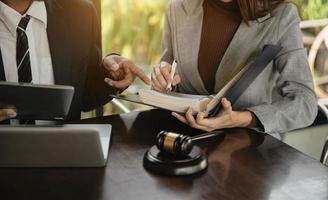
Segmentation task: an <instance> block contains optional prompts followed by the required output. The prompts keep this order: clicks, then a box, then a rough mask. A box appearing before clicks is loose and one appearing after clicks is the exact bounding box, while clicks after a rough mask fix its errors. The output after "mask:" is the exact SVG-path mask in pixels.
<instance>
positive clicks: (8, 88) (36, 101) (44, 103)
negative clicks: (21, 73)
mask: <svg viewBox="0 0 328 200" xmlns="http://www.w3.org/2000/svg"><path fill="white" fill-rule="evenodd" d="M0 94H1V95H0V108H2V109H3V108H14V109H16V110H17V118H18V119H22V120H64V119H65V118H66V117H67V115H68V112H69V109H70V106H71V102H72V99H73V95H74V87H72V86H62V85H38V84H29V83H11V82H1V81H0Z"/></svg>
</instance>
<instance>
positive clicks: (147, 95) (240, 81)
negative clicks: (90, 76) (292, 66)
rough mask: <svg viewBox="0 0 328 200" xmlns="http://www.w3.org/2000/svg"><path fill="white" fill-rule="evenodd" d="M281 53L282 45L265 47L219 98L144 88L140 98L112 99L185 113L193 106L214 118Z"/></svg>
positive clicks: (219, 94) (221, 91) (197, 110)
mask: <svg viewBox="0 0 328 200" xmlns="http://www.w3.org/2000/svg"><path fill="white" fill-rule="evenodd" d="M280 50H281V47H280V46H276V45H267V46H265V47H264V48H263V51H262V52H261V53H260V54H259V55H258V56H256V57H255V58H254V59H253V60H250V61H249V62H247V63H245V66H244V67H243V68H242V69H241V70H240V72H239V73H237V74H236V75H235V76H234V77H233V78H232V79H231V80H230V81H229V82H228V83H227V84H226V85H225V86H224V87H223V88H222V89H221V90H220V91H219V92H218V93H217V94H216V95H210V96H201V95H190V94H181V93H175V92H170V93H161V92H157V91H154V90H144V89H141V90H140V91H139V93H138V95H134V96H131V95H125V96H122V95H119V96H112V97H115V98H118V99H122V100H127V101H131V102H135V103H142V104H145V105H150V106H153V107H156V108H161V109H166V110H170V111H174V112H178V113H185V112H186V111H187V110H188V109H189V107H191V108H192V110H193V112H194V114H196V113H198V112H206V113H207V114H208V116H209V117H212V116H215V115H217V114H218V113H219V111H220V108H221V100H222V98H223V97H225V98H227V99H228V100H229V101H230V102H231V103H232V104H233V103H234V102H235V101H236V100H237V99H238V98H239V97H240V96H241V95H242V93H243V92H244V91H245V90H246V89H247V88H248V87H249V85H250V84H251V83H252V82H253V81H254V80H255V79H256V77H257V76H258V75H259V74H260V73H261V72H262V71H263V70H264V69H265V68H266V67H267V66H268V64H269V63H270V62H271V61H272V60H273V59H274V58H275V57H276V56H277V54H278V53H279V52H280Z"/></svg>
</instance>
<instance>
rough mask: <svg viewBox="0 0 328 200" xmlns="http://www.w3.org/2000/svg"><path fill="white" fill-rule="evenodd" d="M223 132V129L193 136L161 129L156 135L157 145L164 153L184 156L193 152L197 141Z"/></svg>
mask: <svg viewBox="0 0 328 200" xmlns="http://www.w3.org/2000/svg"><path fill="white" fill-rule="evenodd" d="M223 133H224V132H223V131H215V132H212V133H204V134H201V135H197V136H193V137H191V136H185V135H182V134H178V133H172V132H167V131H161V132H160V133H159V134H158V135H157V137H156V146H157V148H158V149H159V150H160V151H161V152H163V153H168V154H172V155H174V156H178V157H183V156H187V155H188V154H189V153H190V152H191V150H192V148H193V147H194V142H195V141H198V140H203V139H207V138H212V137H216V136H219V135H222V134H223Z"/></svg>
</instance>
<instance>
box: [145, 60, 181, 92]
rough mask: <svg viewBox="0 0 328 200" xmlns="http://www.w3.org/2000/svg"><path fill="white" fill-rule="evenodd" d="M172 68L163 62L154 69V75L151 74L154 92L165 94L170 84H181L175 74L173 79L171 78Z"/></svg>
mask: <svg viewBox="0 0 328 200" xmlns="http://www.w3.org/2000/svg"><path fill="white" fill-rule="evenodd" d="M171 68H172V66H171V65H170V64H169V63H167V62H161V63H160V64H158V65H157V66H155V67H154V70H153V73H152V74H151V81H152V83H153V89H154V90H157V91H159V92H165V91H166V88H167V85H168V84H172V86H176V85H178V84H179V83H180V82H181V78H180V76H179V75H178V74H175V75H174V77H173V79H172V78H171V74H170V73H171Z"/></svg>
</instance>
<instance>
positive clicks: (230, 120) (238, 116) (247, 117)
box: [172, 98, 256, 132]
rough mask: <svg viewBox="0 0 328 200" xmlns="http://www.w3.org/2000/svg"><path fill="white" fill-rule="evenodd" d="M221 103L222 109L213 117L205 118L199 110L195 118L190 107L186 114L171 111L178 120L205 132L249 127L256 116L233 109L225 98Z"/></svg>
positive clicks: (253, 122)
mask: <svg viewBox="0 0 328 200" xmlns="http://www.w3.org/2000/svg"><path fill="white" fill-rule="evenodd" d="M221 104H222V109H221V111H220V113H219V114H218V115H217V116H216V117H213V118H207V116H206V113H204V112H199V113H198V114H197V117H196V118H195V117H194V116H193V114H192V113H193V112H192V109H191V108H189V110H188V111H187V113H186V116H182V115H179V114H177V113H175V112H173V113H172V115H173V116H174V117H175V118H177V119H178V120H179V121H181V122H183V123H185V124H188V125H190V126H191V127H192V128H196V129H200V130H203V131H207V132H211V131H214V130H217V129H224V128H234V127H251V126H253V125H254V124H255V122H256V118H255V116H253V114H252V113H251V112H249V111H242V112H237V111H233V110H232V106H231V103H230V102H229V101H228V100H227V99H226V98H223V99H222V102H221Z"/></svg>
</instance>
